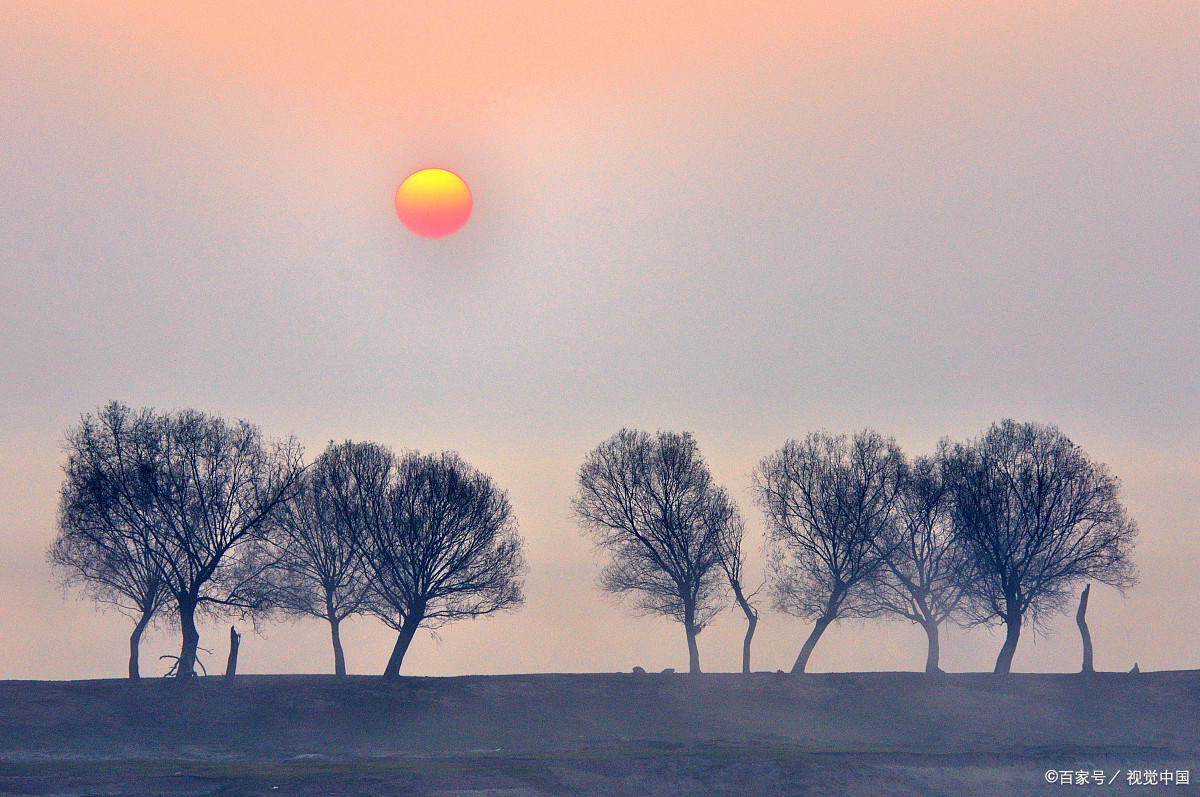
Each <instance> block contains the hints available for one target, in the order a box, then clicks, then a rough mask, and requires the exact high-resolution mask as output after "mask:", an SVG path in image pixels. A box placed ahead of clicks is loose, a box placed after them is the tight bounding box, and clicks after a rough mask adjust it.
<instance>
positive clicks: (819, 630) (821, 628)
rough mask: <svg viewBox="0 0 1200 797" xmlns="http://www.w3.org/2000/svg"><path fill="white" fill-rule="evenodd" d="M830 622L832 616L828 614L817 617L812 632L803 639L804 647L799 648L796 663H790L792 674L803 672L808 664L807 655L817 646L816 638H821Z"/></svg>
mask: <svg viewBox="0 0 1200 797" xmlns="http://www.w3.org/2000/svg"><path fill="white" fill-rule="evenodd" d="M831 622H833V618H832V617H830V616H828V615H824V614H823V615H821V616H820V617H818V618H817V622H816V623H815V624H814V625H813V630H812V633H811V634H809V635H808V639H806V640H804V647H802V648H800V655H799V656H797V657H796V663H795V664H793V665H792V674H793V675H795V674H797V673H802V672H804V668H805V667H807V666H808V657H809V656H811V655H812V652H813V648H815V647H816V646H817V640H819V639H820V638H821V634H823V633H825V629H826V628H828V627H829V624H830V623H831Z"/></svg>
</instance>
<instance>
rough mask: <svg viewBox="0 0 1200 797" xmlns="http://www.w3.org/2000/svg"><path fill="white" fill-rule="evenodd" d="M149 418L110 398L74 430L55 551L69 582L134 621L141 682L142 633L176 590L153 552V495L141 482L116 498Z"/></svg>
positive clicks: (130, 480) (133, 664)
mask: <svg viewBox="0 0 1200 797" xmlns="http://www.w3.org/2000/svg"><path fill="white" fill-rule="evenodd" d="M147 420H148V417H147V416H146V413H145V411H143V413H142V414H141V416H134V415H132V414H131V413H129V411H128V410H126V409H125V408H123V407H121V406H120V405H117V404H110V405H109V406H107V407H105V408H104V409H103V410H101V411H100V412H99V414H98V416H97V417H93V416H87V417H85V418H83V420H82V421H81V423H80V425H79V427H78V428H76V429H74V430H72V431H71V432H69V433H68V435H67V450H68V455H67V463H66V465H65V466H64V468H63V470H64V473H65V479H64V481H63V485H62V489H61V491H60V496H59V513H58V535H57V536H56V537H55V539H54V542H53V543H52V544H51V546H50V550H49V552H48V558H49V560H50V562H51V563H52V564H53V565H54V567H55V570H56V571H57V574H58V577H59V580H60V581H61V582H62V583H63V584H64V586H66V585H77V586H79V587H81V588H82V589H83V591H84V594H86V595H87V596H88V597H90V598H91V599H92V600H95V601H97V602H99V603H101V604H106V605H109V606H112V607H113V608H115V609H116V610H117V611H118V612H120V613H121V614H124V615H126V616H127V617H129V618H130V619H132V620H133V621H134V627H133V632H132V633H131V634H130V636H129V678H130V679H131V680H135V681H136V680H138V678H139V677H140V669H139V666H138V653H139V648H140V644H141V639H142V634H143V633H144V632H145V630H146V628H147V626H149V625H150V623H151V622H152V621H153V620H154V619H155V618H156V617H158V616H159V615H160V613H161V612H162V611H163V610H164V609H166V608H168V605H169V602H170V593H169V592H168V591H167V589H166V582H165V580H164V579H163V577H162V574H161V573H160V572H159V569H158V566H157V563H156V560H155V557H154V551H153V534H152V533H151V529H150V528H149V527H148V526H147V524H146V523H145V522H144V521H143V518H145V517H147V515H148V514H149V513H150V512H152V511H153V508H152V506H150V505H149V496H148V495H145V494H141V493H138V492H137V491H136V487H135V488H133V492H132V494H131V495H130V496H129V500H128V501H126V502H120V501H114V500H111V498H110V497H111V496H112V494H113V492H114V491H115V490H116V489H118V487H117V485H120V484H135V483H136V481H137V474H136V473H132V472H129V470H128V468H129V465H130V463H129V462H128V460H127V459H126V458H125V457H124V456H123V447H124V445H125V443H126V442H127V439H128V438H129V437H130V436H131V435H132V434H135V433H136V432H135V430H136V429H137V428H139V426H140V425H142V424H145V423H146V422H147Z"/></svg>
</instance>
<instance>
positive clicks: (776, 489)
mask: <svg viewBox="0 0 1200 797" xmlns="http://www.w3.org/2000/svg"><path fill="white" fill-rule="evenodd" d="M905 473H906V463H905V460H904V455H903V454H902V453H901V451H900V448H899V446H897V445H896V441H895V440H893V439H892V438H889V437H883V436H882V435H880V434H879V433H877V432H874V431H872V430H870V429H867V430H864V431H861V432H858V433H857V434H855V435H854V436H853V437H852V438H847V437H846V436H845V435H832V434H829V433H827V432H815V433H813V434H810V435H808V436H807V437H806V438H804V439H803V440H799V441H797V440H789V441H788V442H787V443H785V444H784V446H783V447H782V448H781V449H779V450H778V451H776V452H775V453H774V454H771V455H770V456H768V457H766V458H765V459H763V461H762V462H761V463H760V464H759V466H758V468H757V469H756V471H755V474H754V481H755V489H756V492H757V494H758V499H759V503H760V505H761V506H762V509H763V512H764V513H765V515H766V519H767V530H768V531H767V541H768V544H769V546H770V553H771V565H770V578H771V581H772V588H773V591H774V595H775V607H776V608H777V609H779V610H780V611H783V612H786V613H788V614H793V615H795V616H797V617H803V618H808V619H813V620H814V624H813V630H812V633H810V634H809V637H808V639H807V640H805V642H804V646H803V647H802V648H801V649H800V654H799V655H798V656H797V657H796V663H795V664H794V665H793V666H792V672H793V673H802V672H804V670H805V667H807V665H808V659H809V656H811V655H812V651H813V648H815V647H816V645H817V641H818V640H819V639H820V638H821V635H822V634H823V633H824V632H825V629H826V628H827V627H828V626H829V624H830V623H832V622H833V621H834V620H836V619H837V618H839V617H845V616H865V615H867V614H870V613H871V611H872V609H871V605H870V601H869V589H868V587H869V585H870V582H871V579H872V578H873V577H874V576H875V575H876V574H877V572H878V571H879V569H880V568H881V567H882V566H883V565H884V563H885V562H886V561H887V559H888V558H889V557H890V556H891V551H892V546H893V545H894V543H893V542H892V541H893V540H894V531H893V525H894V523H895V513H896V502H897V499H898V497H899V495H900V490H901V488H902V486H903V483H904V479H905Z"/></svg>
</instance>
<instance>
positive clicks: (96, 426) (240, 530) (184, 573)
mask: <svg viewBox="0 0 1200 797" xmlns="http://www.w3.org/2000/svg"><path fill="white" fill-rule="evenodd" d="M71 440H72V445H73V446H74V447H75V448H77V449H84V448H86V449H94V450H95V451H96V452H97V455H96V456H94V457H92V458H90V459H89V460H88V464H87V468H88V470H87V473H86V478H87V483H88V484H89V487H90V489H93V490H94V491H95V493H96V496H95V500H96V501H97V502H98V504H99V505H101V506H103V507H105V511H106V512H109V513H110V514H111V515H113V516H114V517H121V518H123V519H124V520H125V521H126V522H128V523H130V524H131V526H132V527H134V528H136V530H137V534H138V535H139V537H140V538H142V539H144V540H146V541H147V551H148V553H149V556H150V557H151V559H152V560H153V565H154V567H153V569H154V570H155V571H156V572H157V574H158V575H159V577H160V578H161V579H162V582H163V589H165V590H166V592H167V593H168V594H169V596H170V599H171V603H172V609H173V610H174V611H175V612H176V613H177V614H178V617H179V621H180V627H181V631H182V635H183V643H182V647H181V649H180V654H179V657H178V660H177V662H176V667H175V668H174V670H175V673H176V675H177V676H179V677H182V678H187V677H190V676H192V675H194V674H195V663H196V649H197V646H198V644H199V640H200V635H199V632H198V631H197V629H196V613H197V611H213V612H221V611H228V610H230V609H234V610H241V611H254V610H257V609H264V608H266V607H267V606H268V605H269V600H268V598H269V590H267V589H266V581H265V580H264V578H263V575H264V572H265V571H266V570H267V569H268V568H269V567H270V564H271V562H270V559H269V558H268V557H267V556H265V550H266V547H267V540H266V533H267V531H268V530H269V529H270V528H271V524H270V523H269V522H268V520H269V518H270V517H271V513H272V512H274V511H275V510H276V508H277V506H278V505H279V504H280V502H282V501H284V500H285V499H287V498H288V496H289V495H290V494H291V493H292V491H293V490H294V489H295V485H296V482H297V480H298V478H299V475H300V473H301V465H300V448H299V446H298V444H297V443H296V442H295V441H294V440H288V441H284V442H278V443H265V442H264V441H263V439H262V433H261V432H260V431H259V429H258V427H256V426H254V425H252V424H250V423H248V422H246V421H236V422H234V423H227V422H226V421H224V420H222V419H221V418H217V417H213V416H208V415H205V414H204V413H201V412H197V411H195V410H184V411H181V412H172V413H156V412H153V411H151V410H143V411H142V412H140V413H137V414H134V413H133V412H131V411H130V410H129V409H128V408H127V407H125V406H124V405H121V404H119V403H115V402H114V403H112V404H109V405H108V406H107V407H105V408H104V409H103V410H101V411H100V412H99V413H98V414H97V416H95V417H92V416H88V417H85V418H84V420H83V423H82V424H81V425H80V427H79V428H78V429H77V430H76V431H75V432H74V433H73V434H72V436H71Z"/></svg>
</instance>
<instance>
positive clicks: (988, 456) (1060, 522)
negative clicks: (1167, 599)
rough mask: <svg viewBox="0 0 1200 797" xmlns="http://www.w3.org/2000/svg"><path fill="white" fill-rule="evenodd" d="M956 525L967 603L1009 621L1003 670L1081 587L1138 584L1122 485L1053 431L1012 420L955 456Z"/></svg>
mask: <svg viewBox="0 0 1200 797" xmlns="http://www.w3.org/2000/svg"><path fill="white" fill-rule="evenodd" d="M951 463H952V469H953V479H952V482H953V485H954V499H955V500H954V508H955V529H956V531H957V534H958V535H959V536H960V538H961V540H962V542H963V543H964V545H966V546H967V548H968V550H969V551H970V554H971V557H970V564H971V573H970V578H969V580H968V581H967V587H968V590H967V597H968V601H967V603H966V607H967V609H968V610H969V613H970V616H971V618H972V619H973V621H974V622H976V623H983V624H988V623H1003V624H1004V625H1005V628H1006V634H1005V639H1004V645H1003V646H1002V647H1001V649H1000V654H999V656H998V657H997V658H996V667H995V671H996V672H998V673H1007V672H1009V670H1010V668H1011V667H1012V659H1013V654H1014V653H1015V652H1016V649H1017V641H1018V639H1019V638H1020V634H1021V626H1022V625H1023V624H1024V623H1025V622H1027V621H1028V622H1033V623H1037V622H1038V621H1039V620H1040V619H1041V618H1043V617H1045V616H1048V615H1050V614H1054V613H1057V612H1060V611H1063V610H1064V609H1065V608H1066V607H1067V605H1068V604H1069V601H1070V597H1071V595H1072V594H1073V590H1074V587H1075V585H1076V584H1077V583H1078V582H1080V581H1083V580H1084V579H1092V580H1094V581H1098V582H1100V583H1102V584H1109V585H1111V586H1113V587H1116V588H1118V589H1121V590H1124V589H1125V588H1127V587H1129V586H1131V585H1132V584H1133V583H1134V572H1133V565H1132V561H1131V557H1132V552H1133V546H1134V543H1135V541H1136V538H1137V526H1136V525H1135V524H1134V522H1133V521H1132V520H1130V519H1129V517H1128V516H1127V515H1126V513H1125V509H1124V507H1123V506H1122V505H1121V502H1120V499H1119V495H1120V482H1119V481H1118V480H1117V479H1116V478H1115V477H1114V476H1112V475H1111V474H1110V473H1109V472H1108V469H1107V468H1105V466H1104V465H1101V464H1099V463H1096V462H1092V461H1091V460H1090V459H1089V458H1088V457H1087V455H1086V454H1084V452H1083V450H1082V449H1080V448H1079V446H1077V445H1075V444H1074V443H1072V442H1071V441H1070V440H1069V439H1068V438H1067V437H1066V435H1064V434H1063V433H1062V432H1060V431H1059V430H1058V429H1057V428H1056V427H1054V426H1048V425H1043V424H1037V423H1017V422H1016V421H1013V420H1005V421H1003V422H1001V423H999V424H995V425H993V426H992V427H991V428H990V429H989V430H988V431H987V433H986V434H985V435H984V436H983V437H981V438H979V439H978V440H975V441H972V442H969V443H966V444H959V445H956V446H955V447H954V450H953V455H952V457H951Z"/></svg>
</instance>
